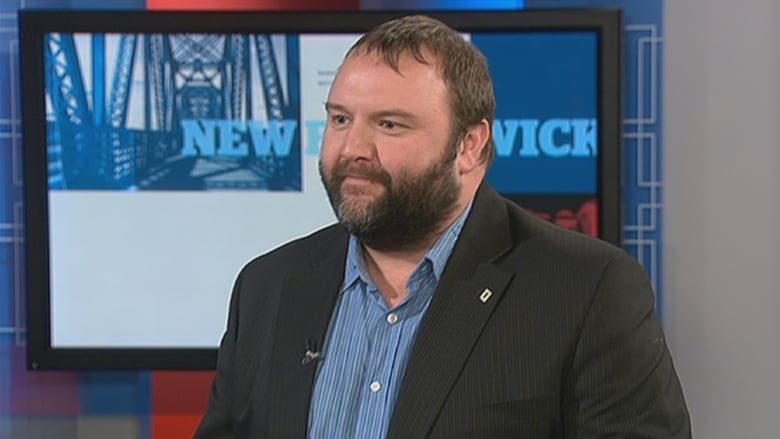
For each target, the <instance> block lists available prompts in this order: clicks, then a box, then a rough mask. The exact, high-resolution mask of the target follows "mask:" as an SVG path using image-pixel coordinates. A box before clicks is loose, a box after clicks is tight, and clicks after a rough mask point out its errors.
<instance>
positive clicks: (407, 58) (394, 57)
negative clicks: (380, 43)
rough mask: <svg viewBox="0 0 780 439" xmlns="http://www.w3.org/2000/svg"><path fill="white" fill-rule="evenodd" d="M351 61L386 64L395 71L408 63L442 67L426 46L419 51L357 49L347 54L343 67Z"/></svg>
mask: <svg viewBox="0 0 780 439" xmlns="http://www.w3.org/2000/svg"><path fill="white" fill-rule="evenodd" d="M350 60H354V61H369V62H375V63H377V64H384V65H387V66H389V67H391V68H392V69H393V70H395V71H398V70H400V68H401V66H402V65H403V64H406V63H416V64H423V65H430V66H434V67H440V66H439V62H438V60H437V58H436V56H435V55H434V54H433V52H431V51H430V50H429V49H428V48H426V47H424V46H422V47H420V48H419V50H413V49H403V50H398V51H395V50H393V51H382V50H380V49H378V48H367V47H357V48H355V49H353V50H352V51H350V52H349V53H348V54H347V56H346V57H345V58H344V61H343V62H342V66H343V65H344V64H345V63H347V61H350Z"/></svg>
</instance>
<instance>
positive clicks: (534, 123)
mask: <svg viewBox="0 0 780 439" xmlns="http://www.w3.org/2000/svg"><path fill="white" fill-rule="evenodd" d="M401 14H403V12H392V13H390V12H337V13H334V12H330V13H281V12H270V13H269V12H264V13H263V12H219V13H214V12H210V13H207V12H142V11H137V12H84V11H81V12H78V11H68V12H65V11H23V12H22V13H20V34H21V58H22V59H21V68H22V78H23V84H22V86H23V129H24V133H23V136H24V169H25V203H26V244H27V247H26V252H27V273H28V276H27V289H28V297H27V303H28V357H29V358H28V361H29V363H28V367H30V368H33V369H39V368H44V369H47V368H121V369H133V368H144V369H201V368H211V367H213V366H214V364H215V360H216V348H217V345H218V343H219V339H220V337H221V335H222V332H223V331H224V328H225V321H226V312H227V303H228V299H229V296H230V290H231V284H232V282H233V280H234V278H235V276H236V274H237V272H238V270H239V269H240V268H241V266H242V265H243V264H244V263H246V262H247V261H249V260H250V259H252V258H253V257H255V256H257V255H259V254H262V253H265V252H267V251H269V250H271V249H273V248H275V247H277V246H279V245H281V244H283V243H285V242H287V241H289V240H291V239H293V238H296V237H300V236H304V235H306V234H309V233H311V232H312V231H314V230H317V229H319V228H321V227H323V226H325V225H328V224H330V223H333V222H334V221H335V217H334V215H333V213H332V211H331V208H330V205H329V203H328V201H327V196H326V195H325V192H324V190H323V188H322V185H321V183H320V177H319V173H318V155H319V146H320V140H321V137H322V132H323V128H324V124H325V112H324V107H323V103H324V102H325V100H326V96H327V93H328V90H329V87H330V84H331V82H332V80H333V77H334V75H335V73H336V71H337V69H338V67H339V65H340V63H341V60H342V59H343V56H344V54H345V52H346V51H347V49H348V48H349V47H350V45H351V44H352V43H353V42H354V41H355V40H356V39H357V38H358V37H359V35H360V33H362V32H364V31H365V30H367V29H369V28H370V27H371V26H372V25H375V24H377V23H379V22H382V21H385V20H387V19H389V18H391V17H395V16H398V15H401ZM429 15H432V16H434V17H437V18H439V19H441V20H443V21H445V22H447V23H449V24H450V25H452V26H453V27H454V28H456V29H458V30H459V31H460V32H462V34H463V37H464V38H467V39H469V40H471V41H472V42H473V43H474V44H475V45H476V46H477V47H478V48H479V49H480V50H481V51H482V52H483V53H484V54H485V55H486V57H487V59H488V64H489V68H490V71H491V74H492V76H493V79H494V86H495V91H496V96H497V112H496V120H495V123H494V125H493V134H494V138H495V141H496V159H495V161H494V163H493V165H492V167H491V169H490V171H489V174H488V181H489V182H490V183H491V184H492V185H493V186H494V187H495V188H496V189H497V190H498V191H499V192H501V193H503V194H505V195H506V196H508V197H509V198H511V199H513V200H515V201H516V202H518V203H519V204H520V205H522V206H524V207H526V208H527V209H529V210H530V211H532V212H534V213H535V214H537V215H539V216H540V217H543V218H545V219H547V220H549V221H552V222H555V223H556V224H558V225H560V226H562V227H566V228H570V229H574V230H577V231H580V232H582V233H586V234H590V235H593V236H596V237H600V238H602V239H605V240H607V241H610V242H613V243H615V244H619V242H618V240H619V238H618V237H619V236H620V230H619V224H620V218H619V210H620V209H619V166H618V163H619V158H618V151H619V142H620V114H621V113H620V102H621V99H620V69H619V65H620V64H619V58H620V54H619V47H620V43H619V31H620V15H619V12H617V11H614V10H544V11H529V10H525V11H495V12H473V11H472V12H431V13H430V14H429Z"/></svg>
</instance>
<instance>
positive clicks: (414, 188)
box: [320, 153, 460, 250]
mask: <svg viewBox="0 0 780 439" xmlns="http://www.w3.org/2000/svg"><path fill="white" fill-rule="evenodd" d="M445 154H446V153H445ZM454 163H455V158H454V155H450V154H446V156H445V157H444V158H443V159H442V160H440V161H438V162H437V163H435V164H433V165H432V166H430V167H428V168H427V169H426V170H425V171H424V172H423V173H422V174H420V175H410V174H408V173H402V174H399V175H398V176H397V177H396V179H397V181H395V182H394V181H393V178H392V177H391V176H390V174H389V173H388V172H387V171H386V170H384V169H383V168H381V167H379V166H372V165H369V164H357V163H353V162H347V161H339V162H338V163H337V164H336V166H335V167H334V168H333V169H332V170H331V173H330V174H328V175H326V173H325V171H324V169H323V168H322V162H320V177H321V178H322V183H323V185H324V186H325V190H326V191H327V193H328V198H329V199H330V204H331V206H332V207H333V211H334V212H335V213H336V216H337V217H338V219H339V222H340V223H341V225H342V226H343V227H344V228H345V229H347V231H348V232H350V233H351V234H353V235H355V236H356V237H357V238H358V239H359V240H360V241H361V242H362V243H363V244H364V245H367V246H369V247H371V248H374V249H376V250H399V249H404V248H408V247H412V246H415V245H419V244H421V243H423V242H426V241H427V240H428V239H430V238H432V237H433V236H435V235H436V234H437V233H439V232H441V228H442V227H443V226H444V222H445V221H446V220H447V219H448V218H449V217H450V215H452V213H453V212H454V210H455V209H456V208H457V201H458V197H459V195H460V185H459V184H458V181H457V179H456V178H455V175H454V173H453V167H454ZM347 175H352V176H359V177H362V178H366V179H368V180H370V181H372V182H373V183H376V184H379V185H381V186H383V187H384V192H383V193H381V194H380V195H378V196H377V197H376V198H375V199H373V200H370V201H360V200H354V199H352V200H350V197H351V195H353V194H355V195H362V194H361V193H360V192H361V191H362V189H360V188H348V189H346V190H345V192H347V193H344V192H342V183H343V182H344V179H345V178H346V176H347ZM369 189H375V188H369Z"/></svg>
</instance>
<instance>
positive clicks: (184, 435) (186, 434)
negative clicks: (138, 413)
mask: <svg viewBox="0 0 780 439" xmlns="http://www.w3.org/2000/svg"><path fill="white" fill-rule="evenodd" d="M200 417H201V415H199V414H198V415H192V414H189V415H152V437H153V438H154V439H158V438H159V439H190V438H192V435H193V433H195V429H196V428H197V427H198V423H200Z"/></svg>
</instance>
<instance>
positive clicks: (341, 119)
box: [330, 114, 347, 124]
mask: <svg viewBox="0 0 780 439" xmlns="http://www.w3.org/2000/svg"><path fill="white" fill-rule="evenodd" d="M330 120H331V121H332V122H333V123H335V124H343V123H346V122H347V116H344V115H343V114H336V115H334V116H331V118H330Z"/></svg>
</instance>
